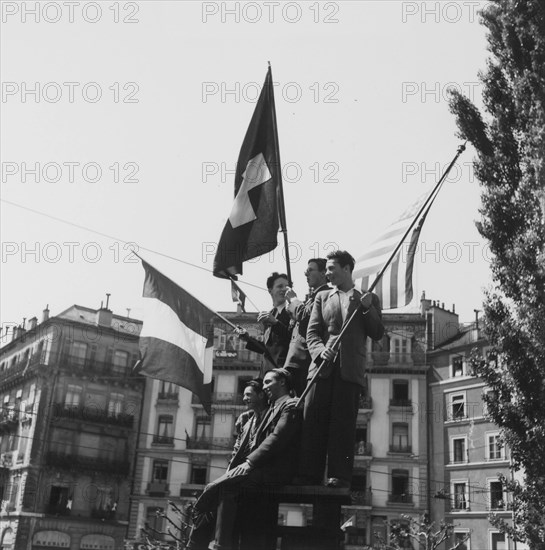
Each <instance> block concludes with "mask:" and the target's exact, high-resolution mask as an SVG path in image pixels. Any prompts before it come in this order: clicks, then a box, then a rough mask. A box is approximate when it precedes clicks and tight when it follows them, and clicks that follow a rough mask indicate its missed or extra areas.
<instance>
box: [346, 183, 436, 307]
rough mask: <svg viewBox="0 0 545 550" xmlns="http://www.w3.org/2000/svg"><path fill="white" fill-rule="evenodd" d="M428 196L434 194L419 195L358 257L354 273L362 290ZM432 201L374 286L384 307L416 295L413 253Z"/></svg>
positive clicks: (366, 286) (377, 271)
mask: <svg viewBox="0 0 545 550" xmlns="http://www.w3.org/2000/svg"><path fill="white" fill-rule="evenodd" d="M432 193H433V192H432ZM429 196H431V195H430V193H426V194H424V195H422V196H421V197H419V198H418V199H417V200H416V201H415V202H414V203H413V204H412V205H411V206H410V207H409V208H407V209H406V210H405V211H404V212H403V214H401V216H399V217H398V218H397V219H396V220H395V221H394V222H393V223H392V224H391V225H389V226H388V228H387V229H386V230H385V231H384V232H383V233H382V234H381V235H380V236H379V237H378V238H377V239H376V240H375V241H373V243H372V244H371V245H370V247H369V249H368V251H367V252H366V253H365V254H364V255H363V256H361V257H360V258H358V259H357V260H356V265H355V267H354V273H353V276H354V280H355V282H356V286H359V288H360V289H361V290H362V291H364V290H367V289H368V288H369V286H370V285H371V284H372V283H373V282H374V280H375V279H376V277H377V276H378V274H379V273H380V271H381V270H382V268H383V267H384V265H385V264H386V262H387V261H388V258H389V257H390V256H391V254H392V253H393V252H394V250H395V248H396V246H397V245H398V244H399V242H400V240H401V238H402V237H403V236H404V235H405V233H406V232H407V229H408V228H409V227H410V225H411V223H412V222H413V220H414V218H415V216H416V215H417V213H418V212H419V211H420V209H421V208H422V206H423V205H424V203H425V202H426V200H427V199H428V197H429ZM432 203H433V200H431V201H430V203H429V204H428V206H427V207H426V210H425V212H423V213H422V214H421V216H420V219H419V221H418V223H417V224H416V226H415V228H414V229H413V231H412V232H411V233H410V235H407V238H406V240H405V241H404V242H403V245H402V246H401V247H400V249H399V251H398V252H397V254H396V255H395V257H394V258H393V260H392V262H391V263H390V265H389V267H388V268H387V269H386V270H385V271H384V273H383V275H382V277H381V279H380V281H379V282H378V284H377V286H376V287H375V288H374V292H375V293H376V294H377V295H378V297H379V299H380V301H381V305H382V309H394V308H397V307H403V306H406V305H407V304H408V303H409V302H410V301H411V300H412V298H413V282H412V274H413V265H414V256H415V253H416V248H417V245H418V239H419V237H420V232H421V230H422V225H423V224H424V220H425V219H426V215H427V213H428V212H429V209H430V207H431V205H432Z"/></svg>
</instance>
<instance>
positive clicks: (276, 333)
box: [246, 308, 292, 368]
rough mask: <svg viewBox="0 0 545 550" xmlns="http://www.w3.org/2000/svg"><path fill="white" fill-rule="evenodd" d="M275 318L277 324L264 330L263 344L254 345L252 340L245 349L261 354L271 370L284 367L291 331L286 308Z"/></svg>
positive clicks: (254, 342)
mask: <svg viewBox="0 0 545 550" xmlns="http://www.w3.org/2000/svg"><path fill="white" fill-rule="evenodd" d="M276 318H277V319H278V323H276V324H275V325H270V326H268V327H267V329H266V330H265V334H264V335H263V343H257V344H256V341H255V339H252V338H250V339H249V340H248V342H247V343H246V349H249V350H250V351H255V352H256V353H261V354H263V355H264V356H265V358H266V359H268V361H269V362H270V363H271V365H270V366H271V368H275V367H282V366H283V365H284V361H285V360H286V355H287V354H288V348H289V344H290V336H291V330H292V324H291V318H290V314H289V313H288V310H287V308H284V309H283V310H282V311H281V312H280V313H279V314H278V315H277V316H276ZM263 345H264V346H265V349H266V351H265V349H264V348H263Z"/></svg>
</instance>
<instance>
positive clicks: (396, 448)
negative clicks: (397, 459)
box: [389, 444, 412, 454]
mask: <svg viewBox="0 0 545 550" xmlns="http://www.w3.org/2000/svg"><path fill="white" fill-rule="evenodd" d="M389 452H390V453H403V454H411V453H412V446H411V445H403V444H395V445H390V448H389Z"/></svg>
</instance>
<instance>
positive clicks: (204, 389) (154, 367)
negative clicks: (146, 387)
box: [135, 260, 215, 414]
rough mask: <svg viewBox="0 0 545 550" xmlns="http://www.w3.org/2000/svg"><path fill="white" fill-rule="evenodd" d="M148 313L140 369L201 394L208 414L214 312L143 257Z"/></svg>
mask: <svg viewBox="0 0 545 550" xmlns="http://www.w3.org/2000/svg"><path fill="white" fill-rule="evenodd" d="M142 267H143V268H144V270H145V272H146V275H145V281H144V291H143V296H144V315H143V322H144V324H143V326H142V332H141V333H140V342H139V344H140V353H141V361H140V362H139V363H138V364H137V367H136V369H135V370H136V371H137V372H139V373H140V374H143V375H145V376H149V377H151V378H157V379H159V380H165V381H166V382H172V383H174V384H177V385H178V386H182V387H184V388H187V389H188V390H190V391H192V392H193V393H194V394H195V395H197V396H198V397H199V399H200V401H201V403H202V405H203V407H204V409H205V410H206V411H207V412H208V414H210V411H211V401H212V360H213V344H214V325H213V320H214V317H215V313H214V312H213V311H212V310H211V309H209V308H207V307H206V306H205V305H204V304H202V303H201V302H199V300H197V299H196V298H194V297H193V296H192V295H191V294H189V293H188V292H187V291H185V290H184V289H183V288H181V287H180V286H178V285H177V284H176V283H174V282H173V281H171V280H170V279H169V278H168V277H166V276H165V275H163V274H162V273H160V272H159V271H157V270H156V269H155V268H154V267H152V266H151V265H150V264H148V263H147V262H145V261H144V260H142Z"/></svg>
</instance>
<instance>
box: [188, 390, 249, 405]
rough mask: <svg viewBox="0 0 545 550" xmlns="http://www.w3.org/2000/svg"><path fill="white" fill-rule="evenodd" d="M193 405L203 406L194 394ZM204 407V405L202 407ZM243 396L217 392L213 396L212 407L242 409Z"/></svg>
mask: <svg viewBox="0 0 545 550" xmlns="http://www.w3.org/2000/svg"><path fill="white" fill-rule="evenodd" d="M191 404H192V405H201V401H200V399H199V398H198V396H196V395H195V394H193V396H192V397H191ZM201 406H202V405H201ZM242 406H244V403H243V401H242V394H240V393H232V392H216V393H213V394H212V407H242Z"/></svg>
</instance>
